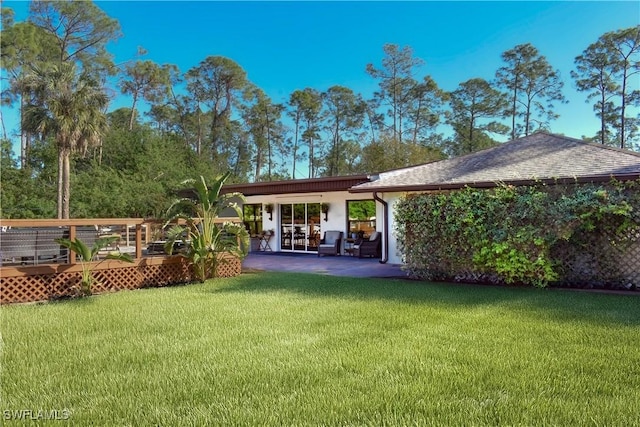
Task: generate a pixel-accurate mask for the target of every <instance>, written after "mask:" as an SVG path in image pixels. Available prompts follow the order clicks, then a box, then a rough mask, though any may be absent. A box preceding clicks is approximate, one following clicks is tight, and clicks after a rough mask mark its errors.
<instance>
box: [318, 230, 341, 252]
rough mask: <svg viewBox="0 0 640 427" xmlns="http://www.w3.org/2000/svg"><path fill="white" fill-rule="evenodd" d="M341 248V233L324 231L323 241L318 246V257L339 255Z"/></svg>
mask: <svg viewBox="0 0 640 427" xmlns="http://www.w3.org/2000/svg"><path fill="white" fill-rule="evenodd" d="M341 246H342V231H325V232H324V239H322V240H320V244H319V245H318V256H320V255H340V248H341Z"/></svg>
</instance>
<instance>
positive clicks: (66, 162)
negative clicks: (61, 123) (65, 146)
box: [62, 151, 71, 219]
mask: <svg viewBox="0 0 640 427" xmlns="http://www.w3.org/2000/svg"><path fill="white" fill-rule="evenodd" d="M70 157H71V153H69V152H68V151H66V152H65V154H64V158H63V174H62V179H63V182H62V218H63V219H69V200H70V198H71V197H70V196H71V165H70Z"/></svg>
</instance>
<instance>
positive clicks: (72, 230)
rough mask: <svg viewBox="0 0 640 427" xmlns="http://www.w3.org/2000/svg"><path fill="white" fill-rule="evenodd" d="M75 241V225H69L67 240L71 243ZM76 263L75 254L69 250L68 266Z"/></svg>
mask: <svg viewBox="0 0 640 427" xmlns="http://www.w3.org/2000/svg"><path fill="white" fill-rule="evenodd" d="M75 239H76V226H75V225H70V226H69V240H71V241H72V242H73V241H74V240H75ZM75 263H76V253H75V252H73V251H72V250H71V249H69V264H75Z"/></svg>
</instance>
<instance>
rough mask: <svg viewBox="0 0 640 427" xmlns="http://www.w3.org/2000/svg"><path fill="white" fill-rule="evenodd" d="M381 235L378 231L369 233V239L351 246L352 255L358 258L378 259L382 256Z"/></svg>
mask: <svg viewBox="0 0 640 427" xmlns="http://www.w3.org/2000/svg"><path fill="white" fill-rule="evenodd" d="M381 248H382V234H380V232H379V231H375V232H373V233H371V236H369V239H365V240H361V241H360V242H356V243H355V244H354V245H353V255H354V256H357V257H358V258H362V257H365V256H370V257H376V258H380V257H381V256H382V250H381Z"/></svg>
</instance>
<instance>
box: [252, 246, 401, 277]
mask: <svg viewBox="0 0 640 427" xmlns="http://www.w3.org/2000/svg"><path fill="white" fill-rule="evenodd" d="M379 261H380V260H378V259H373V258H356V257H351V256H320V257H319V256H318V255H317V254H302V253H289V252H251V253H250V254H249V255H248V256H247V257H246V258H245V259H244V261H243V262H242V269H243V270H261V271H290V272H297V273H313V274H326V275H329V276H346V277H389V278H391V277H393V278H407V274H406V273H405V272H404V271H402V269H401V268H400V267H401V266H400V265H399V264H388V263H387V264H381V263H380V262H379Z"/></svg>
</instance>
